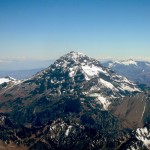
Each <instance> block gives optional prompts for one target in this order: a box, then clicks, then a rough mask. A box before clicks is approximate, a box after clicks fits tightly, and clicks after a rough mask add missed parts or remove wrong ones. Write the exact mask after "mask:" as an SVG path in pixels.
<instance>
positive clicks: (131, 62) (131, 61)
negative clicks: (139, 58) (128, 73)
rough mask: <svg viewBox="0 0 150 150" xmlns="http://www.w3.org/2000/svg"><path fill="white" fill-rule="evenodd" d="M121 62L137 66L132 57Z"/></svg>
mask: <svg viewBox="0 0 150 150" xmlns="http://www.w3.org/2000/svg"><path fill="white" fill-rule="evenodd" d="M121 64H124V65H127V66H128V65H136V66H137V62H135V61H134V60H132V59H129V60H126V61H122V62H121Z"/></svg>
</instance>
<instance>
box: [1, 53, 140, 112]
mask: <svg viewBox="0 0 150 150" xmlns="http://www.w3.org/2000/svg"><path fill="white" fill-rule="evenodd" d="M134 92H139V89H138V88H137V87H136V85H135V84H134V83H133V82H131V81H129V80H127V79H126V78H125V77H122V76H119V75H117V74H116V73H115V72H113V71H111V70H110V69H107V68H105V67H103V66H102V65H101V64H100V63H99V61H97V60H95V59H92V58H89V57H88V56H86V55H83V54H81V53H76V52H70V53H68V54H66V55H65V56H63V57H61V58H59V59H58V60H56V61H55V62H54V64H52V65H51V66H50V67H48V68H46V69H44V70H43V71H41V72H39V73H37V74H36V75H35V76H33V77H32V78H30V79H28V80H26V81H24V82H22V83H21V84H19V85H16V86H14V87H13V88H11V89H9V90H8V91H7V92H6V93H5V94H3V95H0V98H1V102H4V103H5V102H6V101H8V100H9V101H10V100H11V101H14V100H16V99H17V100H18V99H24V100H25V101H26V103H28V101H29V104H28V105H30V103H31V102H33V101H34V99H35V100H37V99H38V98H40V97H42V96H43V95H45V96H46V97H49V96H56V95H57V96H65V95H87V96H90V97H94V98H95V99H96V102H97V103H99V104H100V105H102V108H103V109H108V106H109V105H110V104H111V102H113V100H115V99H117V98H120V97H123V96H126V95H130V94H133V93H134ZM31 97H32V101H31ZM7 104H8V103H7ZM7 108H9V107H8V106H7ZM2 109H3V108H2V107H1V110H2ZM10 109H13V108H10ZM4 111H5V108H4ZM6 111H9V110H6Z"/></svg>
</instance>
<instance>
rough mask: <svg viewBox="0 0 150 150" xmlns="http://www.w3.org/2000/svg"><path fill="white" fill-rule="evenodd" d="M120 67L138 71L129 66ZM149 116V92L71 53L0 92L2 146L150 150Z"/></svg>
mask: <svg viewBox="0 0 150 150" xmlns="http://www.w3.org/2000/svg"><path fill="white" fill-rule="evenodd" d="M124 64H126V65H127V66H130V65H137V64H135V62H134V61H132V60H130V61H129V62H126V63H125V62H124ZM109 67H110V66H109ZM3 81H4V79H3ZM4 83H5V82H4ZM4 83H2V84H4ZM4 89H5V90H4ZM149 110H150V91H149V90H148V89H146V90H143V89H141V88H140V87H139V86H138V85H137V84H136V83H134V82H133V81H131V80H129V79H127V78H126V77H124V76H121V75H119V74H117V73H115V72H114V71H113V70H111V69H110V68H107V67H104V66H103V65H102V64H101V63H100V62H99V61H97V60H95V59H93V58H90V57H88V56H86V55H84V54H81V53H78V52H73V51H72V52H70V53H68V54H66V55H64V56H62V57H60V58H59V59H57V60H56V61H55V62H54V63H53V64H51V65H50V66H49V67H48V68H45V69H43V70H42V71H39V72H38V73H36V74H35V75H33V76H32V77H30V78H29V79H26V80H22V81H21V82H20V83H17V84H14V85H13V86H11V87H10V88H5V87H4V88H3V89H2V90H0V129H1V130H0V146H1V147H2V148H3V149H6V147H7V148H12V147H13V148H14V150H15V149H17V148H18V150H19V149H23V150H24V149H26V150H27V149H29V150H50V149H53V150H55V149H56V150H58V149H59V150H70V149H71V150H76V149H79V150H83V149H87V150H91V149H92V150H97V149H106V150H112V149H113V150H128V149H129V150H133V149H143V150H148V149H150V140H149V138H150V111H149ZM12 145H13V146H12Z"/></svg>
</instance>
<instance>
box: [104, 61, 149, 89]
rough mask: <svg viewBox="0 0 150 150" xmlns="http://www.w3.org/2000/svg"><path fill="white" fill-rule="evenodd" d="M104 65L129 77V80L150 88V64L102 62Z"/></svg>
mask: <svg viewBox="0 0 150 150" xmlns="http://www.w3.org/2000/svg"><path fill="white" fill-rule="evenodd" d="M102 64H103V65H104V66H105V67H109V68H110V69H112V70H114V71H115V72H116V73H118V74H120V75H122V76H125V77H127V78H128V79H129V80H132V81H134V82H136V83H138V84H146V85H148V86H150V62H146V61H134V60H132V59H129V60H124V61H106V62H102Z"/></svg>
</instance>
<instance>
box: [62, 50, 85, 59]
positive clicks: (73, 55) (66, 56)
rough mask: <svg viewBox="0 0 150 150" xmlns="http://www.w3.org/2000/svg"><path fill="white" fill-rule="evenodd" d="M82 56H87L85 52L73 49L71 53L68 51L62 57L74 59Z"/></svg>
mask: <svg viewBox="0 0 150 150" xmlns="http://www.w3.org/2000/svg"><path fill="white" fill-rule="evenodd" d="M82 57H87V58H88V56H86V55H85V54H82V53H80V52H75V51H71V52H69V53H67V54H66V55H64V56H62V57H61V58H66V59H72V60H75V61H76V60H78V59H80V58H82Z"/></svg>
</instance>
